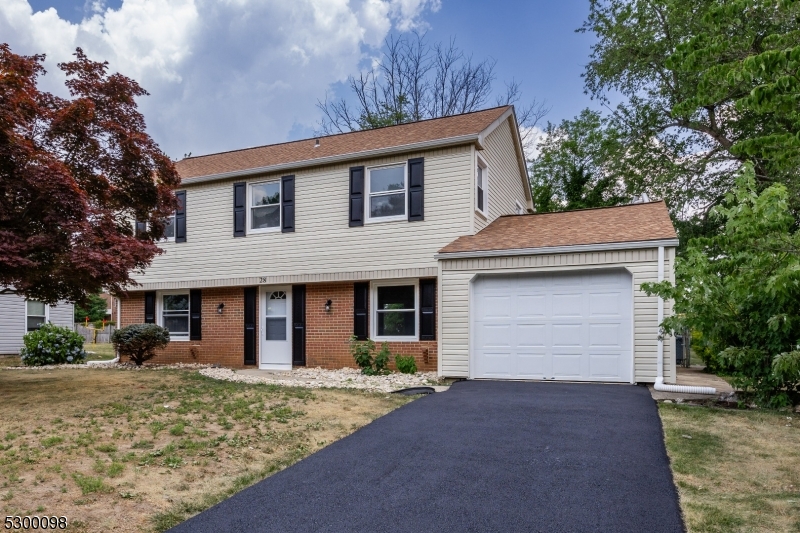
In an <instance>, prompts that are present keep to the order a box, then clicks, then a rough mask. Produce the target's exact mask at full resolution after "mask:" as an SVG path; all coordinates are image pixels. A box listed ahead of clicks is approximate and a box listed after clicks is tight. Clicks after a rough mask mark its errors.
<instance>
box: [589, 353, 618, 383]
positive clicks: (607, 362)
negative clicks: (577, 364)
mask: <svg viewBox="0 0 800 533" xmlns="http://www.w3.org/2000/svg"><path fill="white" fill-rule="evenodd" d="M621 363H622V354H621V353H619V352H618V353H606V354H598V353H590V354H589V376H590V377H592V378H597V379H599V378H603V379H608V380H616V379H619V378H620V366H621Z"/></svg>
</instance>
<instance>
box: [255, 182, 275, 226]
mask: <svg viewBox="0 0 800 533" xmlns="http://www.w3.org/2000/svg"><path fill="white" fill-rule="evenodd" d="M248 218H249V219H250V224H249V227H250V230H253V231H256V232H257V231H259V230H265V231H275V230H280V229H281V182H280V180H277V181H268V182H262V183H254V184H252V185H250V209H249V212H248Z"/></svg>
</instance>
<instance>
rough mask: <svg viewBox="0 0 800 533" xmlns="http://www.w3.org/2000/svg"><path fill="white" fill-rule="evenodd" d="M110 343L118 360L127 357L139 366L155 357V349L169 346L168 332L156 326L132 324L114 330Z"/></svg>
mask: <svg viewBox="0 0 800 533" xmlns="http://www.w3.org/2000/svg"><path fill="white" fill-rule="evenodd" d="M111 343H112V344H113V345H114V348H116V350H117V353H119V356H120V358H122V357H128V358H130V360H131V361H133V362H134V363H136V365H137V366H141V365H142V363H144V362H145V361H147V360H149V359H152V358H153V357H155V355H156V349H158V348H164V347H165V346H166V345H167V344H169V330H167V328H162V327H161V326H158V325H156V324H133V325H130V326H125V327H124V328H122V329H118V330H116V331H115V332H114V333H113V334H112V335H111Z"/></svg>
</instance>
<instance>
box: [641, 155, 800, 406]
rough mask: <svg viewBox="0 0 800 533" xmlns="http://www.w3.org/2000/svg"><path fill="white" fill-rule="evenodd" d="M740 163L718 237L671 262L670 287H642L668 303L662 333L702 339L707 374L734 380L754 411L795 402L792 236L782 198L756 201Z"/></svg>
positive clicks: (796, 269)
mask: <svg viewBox="0 0 800 533" xmlns="http://www.w3.org/2000/svg"><path fill="white" fill-rule="evenodd" d="M757 189H758V187H757V180H756V175H755V172H753V167H752V164H751V163H746V165H745V167H744V168H743V172H742V173H741V175H740V176H739V178H738V180H737V184H736V186H735V187H734V189H733V191H732V192H731V193H729V194H728V195H727V198H726V201H725V204H727V205H729V206H730V207H723V206H721V205H720V206H717V207H715V208H714V209H713V210H712V214H711V217H712V218H719V219H720V222H721V225H722V230H721V231H720V233H719V234H718V235H714V236H711V237H701V238H697V239H692V240H691V241H689V243H688V245H687V247H686V250H685V253H684V254H683V255H682V257H679V258H678V260H677V262H676V284H675V285H672V284H671V283H669V282H662V283H660V284H643V286H642V288H643V289H644V290H645V291H646V292H650V293H651V294H658V295H660V296H662V297H663V298H667V299H674V301H675V305H674V309H675V314H674V315H672V316H671V317H669V318H668V319H667V320H665V321H664V326H665V327H666V329H667V330H670V331H673V332H677V331H680V330H681V329H683V328H684V327H688V328H691V329H693V330H697V331H700V332H702V337H701V338H700V340H699V341H700V345H699V346H696V347H697V348H698V349H700V350H701V351H702V352H703V353H705V354H706V363H707V364H708V365H709V367H710V368H711V369H712V370H715V371H721V372H724V373H727V374H729V375H731V376H733V377H734V380H735V381H734V383H735V385H737V386H738V387H740V388H742V389H743V390H745V391H747V392H751V393H752V394H753V395H754V396H755V398H756V399H757V400H758V401H759V403H763V404H767V405H772V406H781V405H786V404H789V403H790V402H791V401H798V400H800V347H799V346H798V345H800V231H798V230H797V229H795V228H794V218H793V217H792V216H791V214H790V213H789V211H788V205H789V193H788V191H787V189H786V186H785V185H783V184H779V183H778V184H773V185H771V186H769V187H767V188H766V189H763V190H762V191H761V192H760V193H758V192H757Z"/></svg>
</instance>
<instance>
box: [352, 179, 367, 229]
mask: <svg viewBox="0 0 800 533" xmlns="http://www.w3.org/2000/svg"><path fill="white" fill-rule="evenodd" d="M363 225H364V167H351V168H350V227H351V228H352V227H354V226H363Z"/></svg>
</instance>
